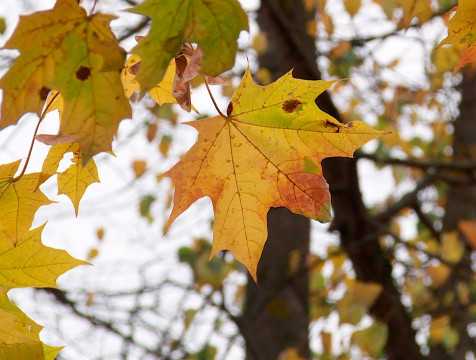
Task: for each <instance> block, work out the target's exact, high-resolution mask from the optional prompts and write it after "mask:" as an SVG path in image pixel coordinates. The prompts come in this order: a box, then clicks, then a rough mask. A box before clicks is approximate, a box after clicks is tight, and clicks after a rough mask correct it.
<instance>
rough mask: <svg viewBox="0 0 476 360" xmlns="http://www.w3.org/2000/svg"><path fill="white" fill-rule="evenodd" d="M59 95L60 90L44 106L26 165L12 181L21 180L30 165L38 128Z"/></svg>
mask: <svg viewBox="0 0 476 360" xmlns="http://www.w3.org/2000/svg"><path fill="white" fill-rule="evenodd" d="M58 95H59V92H57V93H56V94H55V95H54V96H53V97H52V98H51V100H50V101H49V102H48V104H46V107H45V108H44V110H43V112H42V113H41V116H40V118H39V119H38V123H37V124H36V128H35V132H34V133H33V138H32V139H31V145H30V150H29V151H28V155H27V156H26V161H25V165H23V169H22V171H21V173H20V174H19V175H18V176H16V177H14V178H13V179H12V181H11V182H17V181H18V180H20V179H21V178H22V176H23V175H25V171H26V168H27V167H28V163H29V162H30V158H31V154H32V152H33V145H34V144H35V139H36V134H37V133H38V129H39V128H40V124H41V122H42V121H43V119H44V118H45V116H46V114H47V113H48V110H49V108H50V107H51V105H52V104H53V102H54V101H55V99H56V98H57V97H58Z"/></svg>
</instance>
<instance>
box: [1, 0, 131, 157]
mask: <svg viewBox="0 0 476 360" xmlns="http://www.w3.org/2000/svg"><path fill="white" fill-rule="evenodd" d="M113 19H115V17H114V16H111V15H104V14H94V15H91V16H88V15H87V13H86V11H85V10H84V9H83V8H81V7H80V6H79V5H78V2H77V1H76V0H58V1H57V2H56V4H55V6H54V8H53V9H52V10H47V11H41V12H36V13H34V14H32V15H28V16H23V17H21V18H20V22H19V24H18V27H17V28H16V30H15V32H14V33H13V35H12V37H11V38H10V39H9V40H8V41H7V43H6V44H5V48H7V49H18V50H19V51H20V56H19V57H18V58H17V59H16V60H15V62H14V63H13V65H12V66H11V67H10V69H9V71H8V72H7V73H6V74H5V76H4V77H3V78H2V79H1V80H0V87H1V88H3V89H4V93H3V103H2V110H1V121H0V129H2V128H4V127H6V126H9V125H12V124H16V123H17V122H18V120H19V118H20V117H21V116H22V115H23V114H25V113H28V112H34V113H36V114H38V115H40V112H41V110H42V108H43V104H44V103H45V100H46V99H47V96H48V93H49V91H50V90H57V91H59V92H60V94H61V96H62V98H63V101H64V109H63V113H62V117H61V121H60V134H62V135H75V136H76V137H77V139H78V142H79V144H80V147H81V150H82V153H83V155H84V156H86V157H90V156H92V155H94V154H96V153H98V152H101V151H109V150H111V142H112V139H113V136H114V134H115V133H116V131H117V128H118V125H119V122H120V120H122V119H124V118H129V117H131V109H130V105H129V102H128V100H127V98H126V97H125V94H124V89H123V87H122V84H121V80H120V76H119V71H120V70H121V69H122V67H123V65H124V61H125V53H124V51H123V50H122V49H121V48H120V47H119V45H118V42H117V40H116V38H115V37H114V34H113V33H112V32H111V30H110V28H109V22H110V21H111V20H113ZM105 89H107V91H104V90H105ZM98 94H101V95H100V96H98Z"/></svg>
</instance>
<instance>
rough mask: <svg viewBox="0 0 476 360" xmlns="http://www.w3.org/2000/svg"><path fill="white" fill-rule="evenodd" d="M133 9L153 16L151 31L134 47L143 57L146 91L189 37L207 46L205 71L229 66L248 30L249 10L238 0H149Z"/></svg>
mask: <svg viewBox="0 0 476 360" xmlns="http://www.w3.org/2000/svg"><path fill="white" fill-rule="evenodd" d="M129 11H131V12H134V13H137V14H141V15H145V16H147V17H149V18H151V19H152V25H151V28H150V31H149V33H148V35H147V36H146V37H145V38H143V39H142V40H141V41H140V42H139V44H138V45H137V46H136V47H134V49H132V53H134V54H137V55H139V56H140V57H141V59H142V61H143V63H142V65H141V67H140V70H139V73H138V75H137V80H138V81H139V83H140V84H141V88H142V89H143V90H145V91H148V90H149V89H151V88H153V87H154V86H155V84H157V83H159V82H160V81H161V79H162V77H163V76H164V73H165V70H166V69H167V66H168V64H169V62H170V60H171V59H172V58H173V57H175V55H176V54H177V53H178V51H179V50H180V47H181V46H182V44H183V42H185V41H188V42H191V43H198V44H199V45H200V46H201V48H202V49H203V54H204V55H203V64H202V73H204V74H206V75H218V74H221V73H222V72H224V71H226V70H229V69H230V68H231V67H232V66H233V64H234V62H235V55H236V50H237V44H236V40H237V39H238V35H239V34H240V32H241V30H248V19H247V16H246V13H245V12H244V11H243V9H242V8H241V6H240V4H239V2H238V1H237V0H208V1H202V0H184V1H177V0H146V1H144V2H142V3H140V4H139V5H137V6H136V7H134V8H132V9H130V10H129Z"/></svg>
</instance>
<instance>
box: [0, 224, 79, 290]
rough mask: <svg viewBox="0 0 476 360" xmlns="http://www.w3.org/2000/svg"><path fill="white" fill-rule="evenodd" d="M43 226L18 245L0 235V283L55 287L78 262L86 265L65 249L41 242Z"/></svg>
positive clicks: (4, 284)
mask: <svg viewBox="0 0 476 360" xmlns="http://www.w3.org/2000/svg"><path fill="white" fill-rule="evenodd" d="M43 228H44V225H43V226H40V227H38V228H36V229H33V230H30V231H29V232H28V233H26V235H25V236H24V237H23V238H22V239H21V241H20V242H19V243H18V244H16V245H15V244H14V243H13V242H12V241H9V239H8V238H6V237H2V236H1V235H0V286H2V287H10V288H13V287H16V288H17V287H28V286H36V287H56V279H57V278H58V277H59V276H60V275H61V274H63V273H64V272H66V271H67V270H70V269H72V268H74V267H76V266H78V265H85V264H88V263H87V262H85V261H81V260H78V259H75V258H73V257H71V256H70V255H69V254H68V253H67V252H66V251H64V250H59V249H53V248H49V247H46V246H44V245H43V244H42V242H41V233H42V231H43Z"/></svg>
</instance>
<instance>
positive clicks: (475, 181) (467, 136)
mask: <svg viewBox="0 0 476 360" xmlns="http://www.w3.org/2000/svg"><path fill="white" fill-rule="evenodd" d="M460 88H461V95H462V99H461V103H460V106H459V112H460V113H459V116H458V118H457V119H456V121H455V126H454V137H453V160H454V161H457V162H464V161H474V160H476V121H475V120H476V91H475V88H476V73H475V72H474V71H471V70H469V69H468V68H466V69H463V81H462V83H461V85H460ZM455 175H457V176H460V177H461V178H462V179H465V181H462V182H461V183H459V184H456V183H455V184H450V189H449V191H448V194H447V201H446V212H445V217H444V219H443V232H444V233H448V232H453V231H456V232H458V237H459V241H460V242H461V244H463V246H464V253H463V255H462V257H461V260H460V261H459V262H458V263H457V264H455V268H454V269H453V271H452V272H451V276H450V278H449V279H448V280H447V281H446V284H444V285H443V286H442V288H441V289H439V292H440V293H439V294H438V295H439V298H440V299H443V298H444V297H445V295H447V294H452V295H454V298H453V300H452V301H451V303H450V304H449V305H446V304H445V305H443V306H448V307H450V308H451V309H446V311H444V312H445V313H446V314H452V315H453V316H452V321H451V327H452V328H453V329H455V330H456V331H457V332H458V336H459V341H458V344H457V345H456V347H455V348H454V349H451V350H448V349H446V348H444V347H443V346H442V345H439V346H435V347H434V348H432V352H431V353H430V357H431V358H432V359H438V360H439V359H454V360H457V359H464V358H465V355H466V352H468V351H474V349H476V341H475V339H474V338H471V337H470V336H469V331H468V326H469V325H470V323H471V321H472V320H471V315H470V310H469V302H468V301H470V299H465V298H464V296H461V291H462V290H461V289H462V288H463V287H466V288H467V289H470V287H471V283H472V277H473V276H474V275H473V272H472V269H471V252H472V248H471V246H470V245H469V243H468V241H467V239H465V237H464V235H463V234H462V233H461V232H460V231H459V224H458V223H459V221H460V220H471V221H476V173H475V171H474V170H470V171H465V172H460V173H459V174H458V173H456V174H455ZM438 315H439V314H435V316H438Z"/></svg>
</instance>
